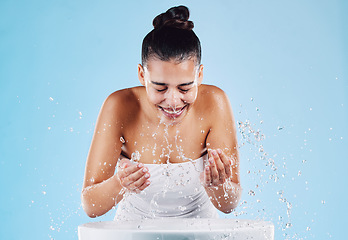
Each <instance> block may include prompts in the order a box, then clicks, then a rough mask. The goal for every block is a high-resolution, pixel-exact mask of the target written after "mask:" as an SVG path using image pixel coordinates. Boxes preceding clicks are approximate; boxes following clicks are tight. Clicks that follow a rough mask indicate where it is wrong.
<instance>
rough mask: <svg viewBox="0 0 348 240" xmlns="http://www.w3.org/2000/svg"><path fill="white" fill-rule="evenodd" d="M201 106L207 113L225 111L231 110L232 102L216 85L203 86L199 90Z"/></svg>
mask: <svg viewBox="0 0 348 240" xmlns="http://www.w3.org/2000/svg"><path fill="white" fill-rule="evenodd" d="M198 96H199V105H201V106H202V107H204V108H205V109H207V111H211V112H217V111H219V110H220V111H225V110H227V109H229V108H230V101H229V99H228V96H227V94H226V93H225V92H224V91H223V90H222V89H221V88H219V87H216V86H214V85H206V84H202V85H201V86H200V89H199V93H198Z"/></svg>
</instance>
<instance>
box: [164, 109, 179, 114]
mask: <svg viewBox="0 0 348 240" xmlns="http://www.w3.org/2000/svg"><path fill="white" fill-rule="evenodd" d="M162 109H163V111H165V112H166V113H169V114H178V113H179V112H181V110H182V108H181V109H180V110H179V111H172V110H167V109H164V108H162Z"/></svg>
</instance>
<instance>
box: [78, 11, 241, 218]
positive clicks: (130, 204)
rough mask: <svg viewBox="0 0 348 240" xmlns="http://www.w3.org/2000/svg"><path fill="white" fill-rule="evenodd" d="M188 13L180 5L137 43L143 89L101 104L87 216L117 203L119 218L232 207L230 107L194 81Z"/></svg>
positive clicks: (196, 54)
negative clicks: (139, 53) (141, 43)
mask: <svg viewBox="0 0 348 240" xmlns="http://www.w3.org/2000/svg"><path fill="white" fill-rule="evenodd" d="M188 18H189V11H188V9H187V8H186V7H185V6H179V7H173V8H171V9H169V10H168V11H167V12H165V13H162V14H160V15H158V16H157V17H156V18H155V19H154V21H153V25H154V29H153V30H152V31H151V32H150V33H148V34H147V36H146V37H145V38H144V40H143V46H142V64H141V65H140V64H139V65H138V77H139V80H140V83H141V85H142V86H141V87H133V88H129V89H123V90H120V91H116V92H114V93H112V94H111V95H109V96H108V97H107V99H106V100H105V102H104V103H103V106H102V108H101V110H100V114H99V117H98V120H97V124H96V128H95V133H94V136H93V139H92V143H91V147H90V151H89V154H88V158H87V164H86V172H85V179H84V186H83V191H82V203H83V208H84V210H85V211H86V213H87V214H88V216H90V217H96V216H100V215H103V214H104V213H106V212H107V211H109V210H110V209H111V208H113V207H114V206H115V205H117V204H118V205H119V206H118V209H117V212H116V217H115V219H117V220H131V219H142V218H156V217H209V218H215V217H217V216H218V215H217V212H216V210H215V208H216V209H218V210H220V211H222V212H224V213H230V212H231V211H232V210H233V209H234V208H235V207H236V206H237V204H238V201H239V199H240V195H241V187H240V183H239V182H240V181H239V158H238V149H237V138H236V128H235V123H234V119H233V114H232V110H231V107H230V103H229V100H228V98H227V96H226V94H225V93H224V92H223V91H222V90H221V89H219V88H217V87H215V86H210V85H204V84H201V83H202V79H203V65H201V47H200V41H199V39H198V37H197V36H196V35H195V33H194V32H193V31H192V28H193V22H191V21H189V20H188ZM116 167H117V168H118V170H117V172H116V174H115V169H116ZM214 207H215V208H214Z"/></svg>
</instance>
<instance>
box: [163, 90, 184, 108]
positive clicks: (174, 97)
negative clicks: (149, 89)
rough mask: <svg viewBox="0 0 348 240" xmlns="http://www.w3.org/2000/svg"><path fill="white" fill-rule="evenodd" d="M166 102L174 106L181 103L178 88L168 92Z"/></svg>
mask: <svg viewBox="0 0 348 240" xmlns="http://www.w3.org/2000/svg"><path fill="white" fill-rule="evenodd" d="M165 97H166V103H167V105H168V106H170V107H172V108H176V106H179V105H180V102H181V93H180V92H179V91H176V90H170V91H168V92H167V93H166V96H165Z"/></svg>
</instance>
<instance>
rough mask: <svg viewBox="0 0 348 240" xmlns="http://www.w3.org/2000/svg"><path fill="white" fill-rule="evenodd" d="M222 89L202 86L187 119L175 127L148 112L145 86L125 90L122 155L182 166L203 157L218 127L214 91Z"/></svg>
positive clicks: (147, 161) (123, 95)
mask: <svg viewBox="0 0 348 240" xmlns="http://www.w3.org/2000/svg"><path fill="white" fill-rule="evenodd" d="M218 90H219V89H218V88H216V87H214V86H208V85H201V86H200V87H199V92H198V97H197V100H196V102H195V103H194V104H193V106H192V107H191V108H190V110H189V111H188V114H187V115H186V116H185V118H184V120H183V121H182V122H180V123H179V124H175V125H172V126H168V125H165V124H163V123H160V120H159V118H158V117H157V116H156V115H154V114H152V113H151V112H149V111H147V110H148V106H147V104H148V102H147V101H146V91H145V88H144V87H135V88H130V89H125V90H122V91H123V92H122V93H121V95H122V98H121V99H123V104H122V108H123V109H119V110H118V111H120V112H122V113H123V115H124V116H123V117H122V120H121V121H122V132H121V135H122V136H121V139H120V141H121V142H122V143H123V144H122V148H121V149H122V152H121V155H124V156H125V157H127V158H134V157H135V158H137V159H136V160H139V161H140V162H142V163H148V164H149V163H167V162H171V163H180V162H185V161H187V160H188V159H197V158H199V157H201V156H202V155H203V154H204V153H205V151H206V148H207V146H206V139H207V136H208V134H209V131H210V129H211V126H212V125H213V124H214V122H213V120H214V91H218ZM116 93H117V92H116ZM118 94H120V93H118ZM151 114H152V115H151ZM132 154H133V155H132Z"/></svg>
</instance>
